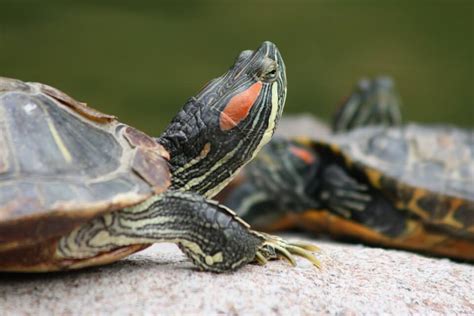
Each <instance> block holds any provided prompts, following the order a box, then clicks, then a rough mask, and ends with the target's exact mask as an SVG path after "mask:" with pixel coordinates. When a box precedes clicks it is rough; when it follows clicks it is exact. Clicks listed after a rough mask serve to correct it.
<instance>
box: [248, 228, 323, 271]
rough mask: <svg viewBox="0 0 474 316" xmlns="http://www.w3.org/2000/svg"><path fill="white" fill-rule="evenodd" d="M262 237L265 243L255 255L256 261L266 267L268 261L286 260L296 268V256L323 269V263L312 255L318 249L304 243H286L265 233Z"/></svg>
mask: <svg viewBox="0 0 474 316" xmlns="http://www.w3.org/2000/svg"><path fill="white" fill-rule="evenodd" d="M260 235H261V236H262V237H263V238H264V241H263V244H262V245H261V246H260V248H259V249H258V250H257V253H256V255H255V260H256V261H257V262H258V263H259V264H261V265H264V264H265V263H267V261H268V260H275V259H285V260H287V261H288V262H289V263H290V264H291V265H292V266H296V261H295V258H294V255H296V256H300V257H303V258H305V259H307V260H308V261H309V262H311V263H312V264H313V265H314V266H316V267H317V268H321V263H320V262H319V260H318V259H316V257H315V256H314V255H313V254H312V253H311V251H318V250H319V248H318V247H316V246H314V245H312V244H309V243H305V242H302V241H294V242H290V241H286V240H285V239H283V238H281V237H278V236H274V235H269V234H265V233H260Z"/></svg>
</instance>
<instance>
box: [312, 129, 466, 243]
mask: <svg viewBox="0 0 474 316" xmlns="http://www.w3.org/2000/svg"><path fill="white" fill-rule="evenodd" d="M320 145H323V146H324V147H329V148H330V149H331V151H333V152H334V153H336V154H337V155H340V156H341V157H343V158H344V160H345V164H346V165H348V166H350V167H351V168H352V169H357V170H359V171H360V172H362V173H364V174H365V176H366V178H367V179H368V181H369V182H370V184H371V185H373V186H374V187H377V188H383V191H384V192H386V193H387V194H388V195H389V196H390V197H391V200H392V201H393V202H394V203H395V205H396V206H397V208H398V209H404V210H407V211H409V212H413V213H414V214H416V216H417V217H419V218H420V219H421V220H422V221H423V222H425V223H429V224H431V225H436V226H440V227H443V228H446V229H448V230H450V232H451V233H453V234H455V235H459V236H464V237H468V236H470V238H472V237H474V131H469V130H463V129H459V128H455V127H449V126H421V125H416V124H410V125H406V126H403V127H394V128H384V127H364V128H360V129H356V130H354V131H352V132H350V133H346V134H341V135H336V136H331V137H330V138H329V139H327V140H326V141H323V142H321V143H320Z"/></svg>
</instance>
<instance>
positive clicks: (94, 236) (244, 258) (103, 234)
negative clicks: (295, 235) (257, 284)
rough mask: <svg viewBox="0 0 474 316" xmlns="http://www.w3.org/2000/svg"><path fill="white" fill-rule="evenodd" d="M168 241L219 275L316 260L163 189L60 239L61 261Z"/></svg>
mask: <svg viewBox="0 0 474 316" xmlns="http://www.w3.org/2000/svg"><path fill="white" fill-rule="evenodd" d="M156 242H174V243H176V244H177V245H178V246H179V247H180V249H181V250H182V251H183V252H184V253H185V254H186V255H187V256H188V257H189V258H190V259H191V260H192V261H193V262H194V263H195V264H196V265H197V266H198V267H199V268H201V269H202V270H206V271H213V272H225V271H231V270H235V269H237V268H239V267H241V266H243V265H245V264H247V263H249V262H252V261H256V262H259V263H265V262H266V261H267V260H269V259H276V258H281V257H285V258H287V259H288V260H289V261H290V262H292V263H294V259H293V257H292V255H293V254H294V255H299V256H303V257H306V258H308V259H309V260H310V261H312V262H313V263H314V264H317V260H316V259H315V258H314V257H313V256H312V254H311V253H310V252H309V251H308V250H314V249H315V248H314V247H311V246H308V245H301V244H298V243H290V242H286V241H285V240H283V239H281V238H278V237H275V236H271V235H267V234H263V233H258V232H256V231H253V230H251V229H250V226H249V225H248V224H247V223H246V222H244V221H243V220H241V219H240V218H239V217H237V216H236V214H235V213H234V212H232V211H231V210H229V209H228V208H226V207H224V206H222V205H219V204H218V203H217V202H214V201H211V200H206V199H205V198H203V197H202V196H200V195H198V194H196V193H189V192H178V191H167V192H165V193H162V194H160V195H158V196H156V197H153V198H151V199H150V200H147V201H145V202H143V203H142V204H140V205H137V206H135V207H132V208H127V209H124V210H121V211H116V212H112V213H110V214H106V215H104V216H102V217H99V218H96V219H94V220H93V221H91V222H89V223H87V224H86V225H84V226H82V227H79V228H78V229H76V230H75V231H73V232H72V233H71V234H70V235H68V236H66V237H63V238H62V239H61V240H60V242H59V245H58V251H57V253H58V256H60V257H62V258H75V259H79V258H88V257H92V256H95V255H98V254H100V253H104V252H107V251H111V250H114V249H116V248H119V247H123V246H128V245H132V244H142V243H144V244H146V243H156Z"/></svg>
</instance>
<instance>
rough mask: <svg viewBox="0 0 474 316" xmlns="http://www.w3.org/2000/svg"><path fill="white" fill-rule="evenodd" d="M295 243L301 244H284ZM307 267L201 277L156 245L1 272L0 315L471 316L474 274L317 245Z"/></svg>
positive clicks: (431, 262)
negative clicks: (45, 268)
mask: <svg viewBox="0 0 474 316" xmlns="http://www.w3.org/2000/svg"><path fill="white" fill-rule="evenodd" d="M287 237H288V238H295V237H296V236H294V235H292V236H287ZM311 242H314V243H316V244H318V245H319V246H320V247H321V248H322V252H320V253H319V254H318V258H319V259H320V260H321V262H322V265H323V267H322V269H321V270H318V269H316V268H314V267H313V266H312V265H310V264H309V263H308V262H306V261H305V260H303V259H298V260H297V262H298V266H297V267H295V268H292V267H291V266H289V265H288V264H287V263H286V262H279V261H275V262H270V263H268V264H267V265H266V266H263V267H261V266H257V265H248V266H246V267H244V268H243V269H241V270H239V271H237V272H235V273H230V274H220V275H219V274H213V273H206V272H199V271H196V270H195V269H194V268H193V266H192V264H191V263H190V262H189V261H188V260H187V259H186V257H185V256H184V255H183V254H182V253H181V252H180V251H179V250H178V248H177V247H176V246H174V245H169V244H160V245H155V246H153V247H151V248H149V249H147V250H144V251H142V252H140V253H138V254H135V255H133V256H131V257H129V258H127V259H124V260H122V261H120V262H117V263H115V264H112V265H109V266H103V267H97V268H91V269H86V270H81V271H73V272H64V273H54V274H39V275H38V274H36V275H31V274H30V275H22V274H16V275H15V274H0V314H1V315H79V314H81V315H108V314H116V315H132V314H133V315H143V314H153V315H292V316H295V315H314V314H318V315H319V314H328V315H355V314H357V315H359V314H396V315H405V314H416V315H444V314H460V315H473V314H474V266H472V265H469V264H461V263H455V262H452V261H450V260H447V259H433V258H427V257H423V256H420V255H417V254H413V253H408V252H403V251H396V250H383V249H378V248H369V247H365V246H360V245H346V244H337V243H332V242H328V241H317V240H312V241H311Z"/></svg>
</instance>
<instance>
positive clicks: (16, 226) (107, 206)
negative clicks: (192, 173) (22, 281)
mask: <svg viewBox="0 0 474 316" xmlns="http://www.w3.org/2000/svg"><path fill="white" fill-rule="evenodd" d="M168 158H169V157H168V153H167V152H166V150H165V149H164V148H163V147H162V146H161V145H159V144H158V143H157V142H156V141H155V140H154V139H153V138H151V137H149V136H147V135H145V134H144V133H142V132H140V131H138V130H136V129H134V128H132V127H130V126H127V125H125V124H122V123H120V122H118V121H117V120H116V119H115V117H113V116H110V115H106V114H103V113H100V112H98V111H96V110H93V109H92V108H90V107H87V106H86V105H85V104H84V103H80V102H78V101H76V100H74V99H72V98H71V97H69V96H67V95H66V94H64V93H63V92H61V91H59V90H57V89H55V88H52V87H49V86H46V85H43V84H40V83H25V82H22V81H19V80H13V79H7V78H1V77H0V251H6V250H9V249H10V250H11V249H15V248H18V247H25V246H28V245H32V244H38V243H39V242H41V241H45V240H48V239H51V238H57V237H59V236H63V235H65V234H67V233H68V232H70V231H71V230H73V229H74V228H76V227H77V226H79V225H81V224H82V223H84V222H86V221H88V220H90V219H91V218H93V217H95V216H97V215H99V214H102V213H105V212H109V211H113V210H117V209H121V208H124V207H128V206H132V205H135V204H137V203H139V202H142V201H144V200H145V199H147V198H148V197H150V196H151V195H153V194H157V193H160V192H162V191H164V190H166V189H167V188H168V186H169V184H170V172H169V169H168V163H167V159H168Z"/></svg>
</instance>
